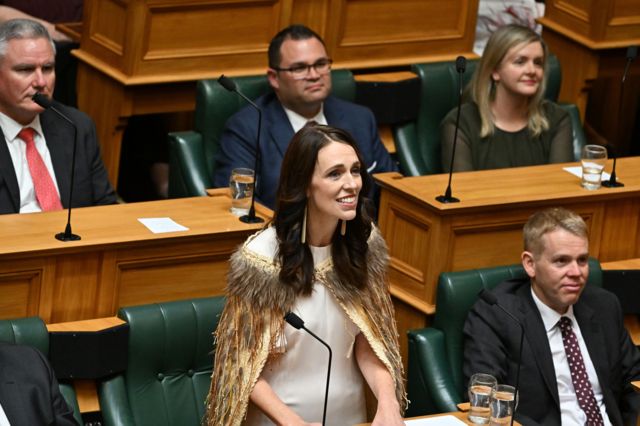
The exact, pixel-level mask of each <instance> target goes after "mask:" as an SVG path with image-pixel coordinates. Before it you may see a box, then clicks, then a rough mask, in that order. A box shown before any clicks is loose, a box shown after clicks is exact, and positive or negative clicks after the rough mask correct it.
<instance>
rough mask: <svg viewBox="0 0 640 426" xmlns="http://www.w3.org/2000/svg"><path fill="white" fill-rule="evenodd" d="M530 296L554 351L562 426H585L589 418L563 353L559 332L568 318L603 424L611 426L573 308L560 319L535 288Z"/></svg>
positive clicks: (552, 353) (552, 351)
mask: <svg viewBox="0 0 640 426" xmlns="http://www.w3.org/2000/svg"><path fill="white" fill-rule="evenodd" d="M531 295H532V296H533V301H534V302H535V304H536V306H537V307H538V310H539V311H540V315H541V316H542V322H543V323H544V328H545V330H546V332H547V339H549V347H550V348H551V357H552V358H553V366H554V368H555V371H556V382H557V384H558V396H559V397H560V418H561V420H562V426H573V425H575V426H584V425H585V424H586V421H587V415H586V414H585V412H584V411H582V408H580V405H579V404H578V398H577V397H576V391H575V389H574V388H573V382H572V381H571V370H570V369H569V362H568V361H567V355H566V353H565V351H564V343H563V342H562V332H561V331H560V325H559V324H558V321H560V318H561V317H567V318H569V319H571V322H572V325H573V332H574V333H575V335H576V338H577V339H578V344H579V346H580V352H582V359H583V360H584V365H585V367H586V369H587V374H588V375H589V382H591V386H592V387H593V393H594V395H595V397H596V402H597V404H598V407H599V408H600V414H601V415H602V419H603V420H604V424H605V426H607V425H608V426H610V425H611V422H610V421H609V416H607V410H606V407H605V405H604V399H603V397H602V388H601V387H600V382H598V376H597V375H596V370H595V367H594V366H593V362H591V357H590V356H589V350H588V349H587V346H586V344H585V342H584V339H583V338H582V333H581V332H580V326H579V325H578V321H577V320H576V317H575V315H574V314H573V306H569V309H568V310H567V312H566V313H565V314H564V315H560V314H559V313H557V312H556V311H554V310H553V309H551V308H550V307H548V306H547V305H545V304H544V302H543V301H542V300H540V299H539V298H538V296H536V294H535V292H534V291H533V288H532V289H531Z"/></svg>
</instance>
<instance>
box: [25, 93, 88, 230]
mask: <svg viewBox="0 0 640 426" xmlns="http://www.w3.org/2000/svg"><path fill="white" fill-rule="evenodd" d="M31 99H32V100H33V102H35V103H37V104H38V105H40V106H41V107H42V108H44V109H50V110H51V111H53V112H55V113H56V114H57V115H58V116H60V118H62V119H63V120H64V121H66V122H67V123H69V124H71V125H72V126H73V154H72V155H71V181H70V183H69V201H68V206H69V208H68V211H67V226H66V227H65V229H64V232H59V233H57V234H56V239H57V240H60V241H64V242H67V241H78V240H79V239H80V235H77V234H74V233H73V232H71V209H72V207H71V202H72V201H73V179H74V176H75V169H76V147H77V145H78V126H76V123H74V122H73V121H71V119H70V118H69V117H67V116H66V115H65V114H63V113H62V112H61V111H60V110H59V109H58V108H56V107H55V106H54V105H53V101H51V99H49V98H48V97H46V96H45V95H43V94H42V93H38V92H36V93H35V94H34V95H33V96H32V97H31Z"/></svg>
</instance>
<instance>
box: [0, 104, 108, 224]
mask: <svg viewBox="0 0 640 426" xmlns="http://www.w3.org/2000/svg"><path fill="white" fill-rule="evenodd" d="M54 105H55V107H56V108H58V109H59V110H60V111H61V112H62V113H63V114H65V115H66V116H67V117H69V118H70V119H71V121H73V122H74V123H76V125H77V126H78V147H77V150H76V167H75V176H74V185H73V187H74V189H73V201H72V203H73V207H87V206H93V205H100V204H114V203H116V195H115V192H114V190H113V188H112V187H111V184H110V183H109V178H108V176H107V171H106V169H105V168H104V164H103V163H102V158H101V157H100V147H99V146H98V140H97V138H96V127H95V124H94V123H93V121H92V120H91V119H90V118H89V116H87V115H86V114H84V113H83V112H80V111H78V110H77V109H74V108H70V107H67V106H64V105H62V104H60V103H57V102H56V103H54ZM40 124H41V126H42V131H43V133H44V137H45V139H46V140H47V147H48V148H49V152H50V154H51V162H52V164H53V170H54V172H55V175H56V181H57V183H58V189H59V190H60V198H61V201H62V205H63V207H65V208H67V207H68V203H69V188H70V181H71V157H72V154H73V137H74V128H73V126H72V125H71V124H69V123H67V122H66V121H64V119H62V118H60V117H59V116H58V115H57V114H56V113H55V112H53V111H51V110H46V111H44V112H43V113H41V114H40ZM19 211H20V189H19V188H18V180H17V178H16V172H15V170H14V168H13V163H12V162H11V156H10V155H9V149H8V148H7V144H6V143H5V141H4V134H2V130H1V129H0V214H5V213H18V212H19Z"/></svg>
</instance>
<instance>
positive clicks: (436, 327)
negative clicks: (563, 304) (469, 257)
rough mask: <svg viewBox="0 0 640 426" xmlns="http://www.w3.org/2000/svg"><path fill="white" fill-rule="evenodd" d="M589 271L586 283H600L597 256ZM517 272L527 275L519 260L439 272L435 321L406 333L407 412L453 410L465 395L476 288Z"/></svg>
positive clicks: (409, 413)
mask: <svg viewBox="0 0 640 426" xmlns="http://www.w3.org/2000/svg"><path fill="white" fill-rule="evenodd" d="M589 271H590V272H589V280H588V283H587V285H596V286H598V287H602V270H601V269H600V263H599V262H598V261H597V260H595V259H589ZM518 277H526V274H525V271H524V268H523V267H522V265H521V264H515V265H509V266H498V267H494V268H485V269H473V270H468V271H460V272H447V273H443V274H440V279H439V280H438V293H437V298H436V314H435V317H434V319H433V324H432V325H431V327H428V328H423V329H418V330H409V332H408V333H407V334H408V338H409V366H408V372H407V392H408V397H409V400H410V401H411V404H410V406H409V409H408V411H407V416H418V415H424V414H434V413H442V412H450V411H457V410H458V409H457V407H456V404H458V403H460V402H463V401H467V400H468V399H467V397H466V393H465V391H464V387H465V383H464V375H463V372H462V363H463V351H464V348H463V345H464V336H463V333H462V329H463V326H464V322H465V320H466V318H467V313H468V312H469V310H470V309H471V307H472V306H473V304H474V303H475V302H476V300H477V299H478V293H479V292H480V290H482V289H489V290H490V289H492V288H494V287H495V286H496V285H498V284H499V283H501V282H502V281H504V280H507V279H510V278H518Z"/></svg>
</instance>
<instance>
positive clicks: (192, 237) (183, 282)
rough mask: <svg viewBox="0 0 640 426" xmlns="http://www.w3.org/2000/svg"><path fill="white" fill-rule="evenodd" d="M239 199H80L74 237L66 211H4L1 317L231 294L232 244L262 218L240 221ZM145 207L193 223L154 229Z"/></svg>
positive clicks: (80, 315) (69, 317) (89, 311)
mask: <svg viewBox="0 0 640 426" xmlns="http://www.w3.org/2000/svg"><path fill="white" fill-rule="evenodd" d="M229 205H230V201H229V199H228V197H226V196H223V195H220V196H214V197H197V198H184V199H177V200H166V201H154V202H146V203H132V204H120V205H113V206H102V207H88V208H83V209H76V210H74V211H73V213H72V224H73V231H74V232H75V233H76V234H79V235H80V236H81V237H82V240H80V241H77V242H67V243H63V242H61V241H58V240H56V239H55V238H54V234H55V233H57V232H60V231H62V230H63V229H64V225H65V223H66V215H67V213H66V211H60V212H51V213H34V214H21V215H20V214H15V215H2V216H0V238H1V239H0V318H19V317H25V316H31V315H38V316H40V317H41V318H42V319H43V320H44V321H45V322H46V323H57V322H66V321H77V320H83V319H91V318H100V317H108V316H112V315H115V314H116V312H117V309H118V308H119V307H120V306H128V305H137V304H144V303H153V302H160V301H167V300H176V299H183V298H191V297H205V296H212V295H216V294H221V293H222V292H223V289H224V286H225V283H226V273H227V269H228V259H229V256H230V254H231V253H232V252H233V251H234V250H235V248H236V247H237V246H238V245H239V244H241V243H242V242H243V241H244V240H245V239H246V238H247V236H248V235H250V234H251V233H253V232H255V231H256V230H257V229H259V228H261V227H262V224H257V225H247V224H244V223H242V222H240V221H239V220H238V219H237V218H236V217H235V216H233V215H231V213H229V211H228V209H229ZM258 213H259V214H260V215H261V216H263V217H269V216H270V211H269V210H267V209H265V208H262V207H259V208H258ZM140 217H170V218H172V219H173V220H175V221H176V222H178V223H179V224H181V225H184V226H186V227H187V228H189V230H188V231H185V232H173V233H167V234H153V233H151V232H150V231H149V230H148V229H147V228H146V227H144V226H143V225H142V224H141V223H140V222H138V220H137V219H138V218H140Z"/></svg>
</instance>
